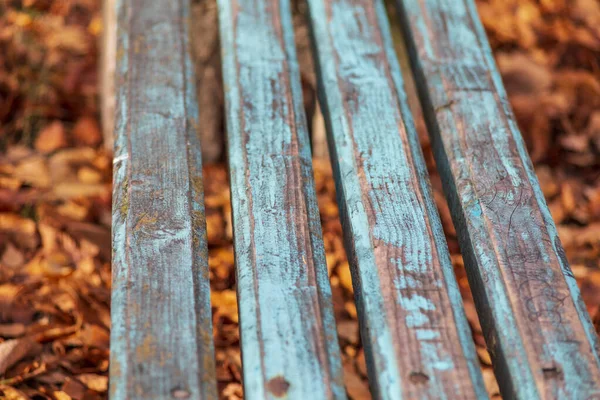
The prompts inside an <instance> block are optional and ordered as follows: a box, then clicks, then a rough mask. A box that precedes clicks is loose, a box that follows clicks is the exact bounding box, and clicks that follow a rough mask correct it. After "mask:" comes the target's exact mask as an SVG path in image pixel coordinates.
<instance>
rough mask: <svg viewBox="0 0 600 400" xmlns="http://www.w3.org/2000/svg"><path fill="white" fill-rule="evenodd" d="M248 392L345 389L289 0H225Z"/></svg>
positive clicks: (335, 392)
mask: <svg viewBox="0 0 600 400" xmlns="http://www.w3.org/2000/svg"><path fill="white" fill-rule="evenodd" d="M219 18H220V29H221V47H222V50H223V77H224V83H225V99H226V122H227V131H228V133H227V135H228V155H229V169H230V180H231V201H232V209H233V221H234V224H233V226H234V242H235V256H236V271H237V286H238V300H239V301H238V303H239V312H240V331H241V342H242V362H243V367H244V390H245V395H246V397H247V398H248V399H259V398H260V399H262V398H276V397H281V396H284V395H285V396H287V397H288V398H292V399H309V398H345V392H344V388H343V381H342V370H341V365H340V364H341V363H340V358H339V357H340V354H339V346H338V343H337V337H336V330H335V321H334V318H333V310H332V304H331V289H330V287H329V279H328V276H327V267H326V262H325V254H324V249H323V242H322V237H321V226H320V222H319V212H318V208H317V203H316V195H315V190H314V182H313V175H312V166H311V154H310V148H309V140H308V131H307V126H306V120H305V115H304V110H303V106H302V89H301V86H300V76H299V71H298V63H297V59H296V55H295V48H294V36H293V29H292V21H291V15H290V4H289V1H288V0H219Z"/></svg>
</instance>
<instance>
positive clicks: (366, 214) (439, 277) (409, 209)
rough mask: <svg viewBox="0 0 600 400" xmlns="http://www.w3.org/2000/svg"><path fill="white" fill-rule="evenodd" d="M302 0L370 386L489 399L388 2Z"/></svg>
mask: <svg viewBox="0 0 600 400" xmlns="http://www.w3.org/2000/svg"><path fill="white" fill-rule="evenodd" d="M309 8H310V14H311V25H312V33H313V38H314V40H313V42H314V44H315V59H316V61H317V65H318V68H317V72H318V77H319V96H320V103H321V106H322V109H323V112H324V115H325V120H326V122H327V128H328V129H327V130H328V139H329V143H330V145H329V148H330V154H331V156H332V164H333V166H334V171H335V180H336V187H337V194H338V200H339V204H340V209H341V214H342V224H343V226H344V233H345V241H346V248H347V253H348V256H349V259H350V262H351V268H352V275H353V285H354V290H355V299H356V304H357V308H358V312H359V320H360V324H361V334H362V342H363V345H364V346H365V350H366V357H367V361H368V371H369V381H370V386H371V392H372V393H373V395H374V397H375V398H380V399H400V398H405V399H422V398H437V399H444V398H446V399H456V398H462V399H477V398H486V397H487V394H486V390H485V386H484V384H483V379H482V377H481V371H480V368H479V362H478V359H477V355H476V352H475V347H474V345H473V342H472V337H471V332H470V329H469V325H468V322H467V319H466V317H465V314H464V310H463V304H462V300H461V297H460V292H459V290H458V286H457V283H456V279H455V277H454V272H453V269H452V264H451V262H450V256H449V253H448V247H447V245H446V240H445V238H444V233H443V230H442V226H441V223H440V220H439V216H438V214H437V210H436V206H435V203H434V201H433V197H432V193H431V188H430V184H429V178H428V174H427V170H426V166H425V162H424V159H423V155H422V152H421V147H420V145H419V140H418V137H417V133H416V130H415V127H414V123H413V120H412V116H411V114H410V111H409V109H408V105H407V100H406V95H405V92H404V87H403V82H402V77H401V74H400V67H399V65H398V61H397V59H396V56H395V53H394V49H393V45H392V40H391V34H390V31H389V26H388V22H387V16H386V12H385V9H384V6H383V3H382V2H381V1H379V0H376V1H372V0H309Z"/></svg>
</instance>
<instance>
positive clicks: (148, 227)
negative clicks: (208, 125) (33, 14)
mask: <svg viewBox="0 0 600 400" xmlns="http://www.w3.org/2000/svg"><path fill="white" fill-rule="evenodd" d="M186 14H189V5H188V2H186V1H183V0H177V1H169V2H164V1H159V0H152V1H143V0H119V1H118V2H117V15H118V32H119V33H118V42H119V59H118V65H117V82H119V84H118V85H117V92H118V93H117V101H118V103H117V107H116V113H117V115H116V125H115V136H116V137H115V139H116V140H115V155H114V157H115V158H114V196H113V198H114V200H113V281H112V282H113V283H112V289H113V290H112V310H111V313H112V314H111V320H112V329H111V360H110V393H111V399H117V400H121V399H165V398H172V397H175V398H186V397H189V398H194V399H216V398H217V391H216V379H215V366H214V353H213V343H212V327H211V309H210V287H209V282H208V262H207V258H208V253H207V246H206V226H205V223H204V217H203V215H204V205H203V193H202V184H201V177H200V174H199V173H198V172H197V171H198V170H200V168H201V160H200V147H199V146H200V145H199V143H198V139H197V132H196V131H195V130H194V127H193V125H192V124H189V123H188V122H187V121H193V120H195V119H197V114H198V105H197V102H196V100H195V97H194V96H195V89H194V87H193V85H192V84H191V82H193V68H192V65H191V61H190V59H189V56H188V54H187V52H188V37H187V35H188V33H187V27H186V26H185V25H184V22H185V21H187V18H182V16H184V15H186ZM130 43H132V45H130ZM165 55H168V57H165ZM203 332H204V334H203ZM207 338H208V339H207Z"/></svg>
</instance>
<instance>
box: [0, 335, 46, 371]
mask: <svg viewBox="0 0 600 400" xmlns="http://www.w3.org/2000/svg"><path fill="white" fill-rule="evenodd" d="M38 349H39V345H38V343H37V342H35V341H33V340H32V339H31V338H27V337H24V338H20V339H11V340H7V341H5V342H2V343H0V376H2V375H4V373H5V372H6V370H7V369H8V368H10V367H12V366H13V365H14V364H16V363H17V362H19V361H20V360H21V359H23V358H24V357H27V356H28V355H29V354H32V353H33V352H35V351H37V350H38Z"/></svg>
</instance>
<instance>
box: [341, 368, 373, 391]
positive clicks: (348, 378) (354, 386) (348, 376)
mask: <svg viewBox="0 0 600 400" xmlns="http://www.w3.org/2000/svg"><path fill="white" fill-rule="evenodd" d="M343 363H344V364H343V365H344V385H345V386H346V390H347V391H348V395H349V396H350V398H351V399H352V400H369V399H371V392H370V391H369V386H368V384H367V383H366V381H365V380H364V379H361V377H360V376H359V375H358V374H357V373H356V370H355V369H354V366H353V365H352V362H351V359H350V358H348V359H346V360H344V362H343Z"/></svg>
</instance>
